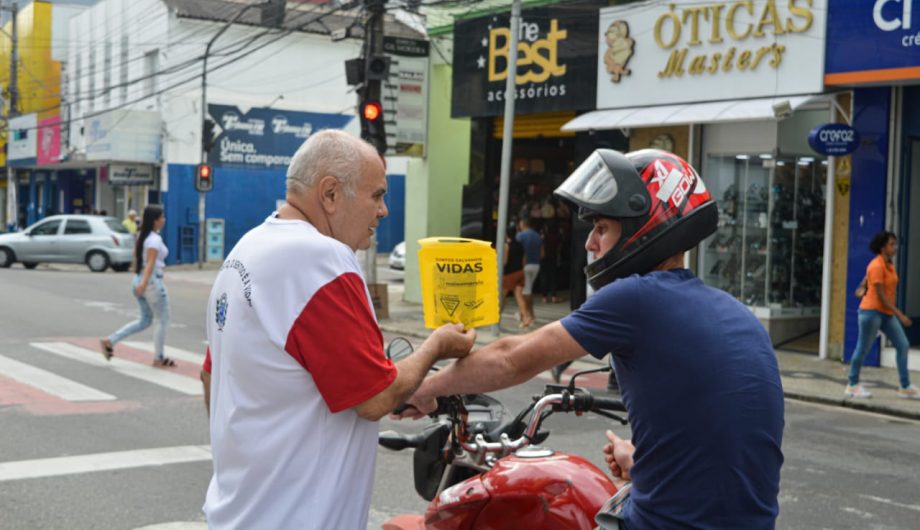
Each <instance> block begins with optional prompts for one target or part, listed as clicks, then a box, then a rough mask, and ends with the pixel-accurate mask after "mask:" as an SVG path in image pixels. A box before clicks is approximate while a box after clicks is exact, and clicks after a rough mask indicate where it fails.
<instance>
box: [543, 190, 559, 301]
mask: <svg viewBox="0 0 920 530" xmlns="http://www.w3.org/2000/svg"><path fill="white" fill-rule="evenodd" d="M547 204H549V203H547ZM540 236H541V237H542V238H543V259H541V260H540V290H541V291H542V294H543V303H544V304H545V303H547V302H548V301H552V303H554V304H555V303H557V302H558V301H559V297H558V296H556V285H557V283H558V280H559V278H558V276H559V266H560V265H561V264H562V233H561V232H560V231H559V225H558V224H556V220H555V219H553V218H552V217H550V218H549V219H548V220H545V221H544V224H543V229H542V230H540Z"/></svg>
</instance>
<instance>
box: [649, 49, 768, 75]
mask: <svg viewBox="0 0 920 530" xmlns="http://www.w3.org/2000/svg"><path fill="white" fill-rule="evenodd" d="M785 51H786V47H785V46H783V45H781V44H771V45H770V46H762V47H760V48H758V49H757V50H756V51H751V50H741V51H739V50H738V49H737V48H735V47H734V46H732V47H730V48H729V49H728V50H726V52H725V54H724V55H723V54H722V53H713V54H712V55H709V54H705V53H701V54H698V55H694V56H692V57H688V56H689V54H690V48H683V49H680V50H673V51H672V52H671V55H670V56H669V57H668V62H667V64H666V65H665V67H664V69H663V70H661V71H660V72H658V77H659V78H666V77H681V76H683V75H684V73H687V74H689V75H692V76H698V75H703V74H710V75H714V74H717V73H719V70H720V69H721V70H722V71H723V72H730V71H732V70H733V69H738V70H739V71H747V70H750V71H753V70H756V69H757V68H758V67H759V66H760V65H761V64H762V63H764V62H765V61H766V59H767V58H768V57H769V58H770V60H769V61H767V64H768V65H769V66H770V67H772V68H777V67H779V65H780V63H781V62H782V60H783V53H784V52H785ZM688 61H689V66H686V67H685V65H686V64H688Z"/></svg>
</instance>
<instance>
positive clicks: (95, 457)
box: [0, 445, 211, 482]
mask: <svg viewBox="0 0 920 530" xmlns="http://www.w3.org/2000/svg"><path fill="white" fill-rule="evenodd" d="M210 459H211V448H210V447H208V446H207V445H182V446H177V447H161V448H157V449H138V450H133V451H117V452H112V453H97V454H91V455H79V456H62V457H56V458H41V459H37V460H20V461H17V462H0V482H5V481H10V480H22V479H30V478H42V477H55V476H60V475H74V474H78V473H89V472H92V471H111V470H115V469H131V468H136V467H148V466H162V465H167V464H180V463H183V462H200V461H205V460H210Z"/></svg>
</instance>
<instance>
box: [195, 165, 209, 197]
mask: <svg viewBox="0 0 920 530" xmlns="http://www.w3.org/2000/svg"><path fill="white" fill-rule="evenodd" d="M195 189H196V190H198V191H211V190H212V189H214V173H213V170H212V169H211V166H209V165H207V164H198V167H197V168H196V169H195Z"/></svg>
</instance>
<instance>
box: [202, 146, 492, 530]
mask: <svg viewBox="0 0 920 530" xmlns="http://www.w3.org/2000/svg"><path fill="white" fill-rule="evenodd" d="M386 191H387V182H386V173H385V170H384V164H383V161H382V159H381V158H380V156H379V155H378V154H377V152H376V151H375V150H374V148H373V147H371V146H370V144H368V143H366V142H364V141H363V140H360V139H358V138H356V137H354V136H351V135H349V134H346V133H344V132H341V131H334V130H324V131H320V132H318V133H316V134H314V135H313V136H311V137H310V138H309V139H308V140H307V141H306V142H305V143H304V144H303V145H302V146H301V147H300V149H298V151H297V153H296V154H295V155H294V158H293V160H292V161H291V165H290V167H289V168H288V173H287V193H286V197H285V203H284V204H283V205H282V206H281V207H280V208H279V209H278V211H277V212H275V213H273V214H272V215H271V216H269V217H268V219H266V220H265V222H264V223H262V224H261V225H259V226H258V227H256V228H254V229H252V230H251V231H249V232H248V233H247V234H246V235H245V236H243V238H242V239H241V240H240V241H239V243H237V245H236V246H235V247H234V248H233V250H232V251H231V252H230V254H229V255H228V256H227V259H226V260H225V262H224V264H223V267H221V271H220V273H219V274H218V276H217V279H216V280H215V282H214V286H213V288H212V290H211V296H210V298H209V300H208V308H207V330H208V344H209V345H210V359H211V418H210V422H211V447H212V452H213V459H214V476H213V478H212V479H211V484H210V487H209V488H208V493H207V499H206V500H205V504H204V511H205V513H206V515H207V519H208V525H209V526H210V527H211V528H212V529H220V528H278V529H282V528H298V529H318V530H319V529H322V530H334V529H343V530H345V529H347V530H354V529H356V528H365V527H366V526H367V513H368V508H369V506H370V498H371V489H372V485H373V477H374V465H375V459H376V454H377V450H376V445H377V433H378V426H377V420H379V419H380V418H381V417H382V416H384V415H385V414H387V413H388V412H390V411H392V410H393V409H394V408H396V407H397V406H398V405H400V404H401V403H403V402H404V401H405V400H406V399H407V397H408V396H410V395H411V394H412V393H413V391H414V390H415V389H416V388H417V387H418V385H419V384H420V383H421V381H422V378H423V377H424V376H425V374H426V373H427V372H428V369H429V368H430V367H431V366H432V365H433V364H434V363H435V362H436V361H438V360H441V359H445V358H450V357H458V358H459V357H463V356H465V355H467V354H468V353H469V350H470V348H472V346H473V340H474V339H475V332H474V331H471V330H470V331H464V330H463V328H462V326H460V325H446V326H443V327H441V328H439V329H437V330H435V331H434V332H433V333H432V335H431V336H430V337H429V338H428V340H427V341H425V343H424V344H422V345H421V346H420V347H419V349H418V350H417V351H416V352H415V353H413V354H412V355H410V356H408V357H407V358H405V359H402V360H400V361H399V362H397V363H395V364H394V363H392V362H391V361H390V360H389V359H387V357H386V355H385V353H384V348H383V338H382V335H381V333H380V330H379V328H378V326H377V321H376V317H375V315H374V311H373V309H372V306H371V300H370V295H369V293H368V290H367V286H366V284H365V282H364V278H363V277H362V275H361V269H360V268H359V265H358V261H357V258H356V257H355V251H357V250H359V249H366V248H368V247H369V246H370V239H371V236H372V235H373V233H374V230H375V229H376V228H377V225H378V223H379V222H380V220H381V219H382V218H383V217H385V216H386V215H387V207H386V204H385V203H384V195H385V194H386Z"/></svg>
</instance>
